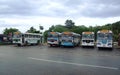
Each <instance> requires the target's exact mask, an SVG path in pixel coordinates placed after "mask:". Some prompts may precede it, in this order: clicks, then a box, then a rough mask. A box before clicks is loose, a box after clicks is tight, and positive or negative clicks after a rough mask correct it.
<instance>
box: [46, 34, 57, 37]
mask: <svg viewBox="0 0 120 75" xmlns="http://www.w3.org/2000/svg"><path fill="white" fill-rule="evenodd" d="M48 37H49V38H51V37H54V38H55V37H58V35H57V34H54V35H53V34H49V35H48Z"/></svg>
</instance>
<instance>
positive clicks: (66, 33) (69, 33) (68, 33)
mask: <svg viewBox="0 0 120 75" xmlns="http://www.w3.org/2000/svg"><path fill="white" fill-rule="evenodd" d="M62 34H65V35H78V36H80V34H77V33H74V32H62Z"/></svg>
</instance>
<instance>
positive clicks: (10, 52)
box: [0, 45, 120, 75]
mask: <svg viewBox="0 0 120 75" xmlns="http://www.w3.org/2000/svg"><path fill="white" fill-rule="evenodd" d="M0 75H120V50H117V49H114V50H112V51H111V50H98V49H97V48H81V47H75V48H61V47H48V46H25V47H16V46H13V45H8V46H0Z"/></svg>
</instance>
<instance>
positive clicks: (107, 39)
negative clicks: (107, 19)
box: [97, 30, 113, 49]
mask: <svg viewBox="0 0 120 75" xmlns="http://www.w3.org/2000/svg"><path fill="white" fill-rule="evenodd" d="M112 34H113V33H112V31H111V30H101V31H98V32H97V47H98V49H100V48H111V49H112V48H113V37H112Z"/></svg>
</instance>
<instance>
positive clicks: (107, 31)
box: [97, 30, 112, 33]
mask: <svg viewBox="0 0 120 75" xmlns="http://www.w3.org/2000/svg"><path fill="white" fill-rule="evenodd" d="M97 33H112V31H111V30H100V31H98V32H97Z"/></svg>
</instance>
